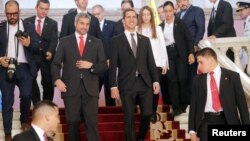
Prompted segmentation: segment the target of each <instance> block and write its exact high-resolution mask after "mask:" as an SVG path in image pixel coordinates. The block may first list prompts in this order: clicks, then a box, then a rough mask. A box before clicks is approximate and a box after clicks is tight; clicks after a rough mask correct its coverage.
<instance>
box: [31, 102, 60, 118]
mask: <svg viewBox="0 0 250 141" xmlns="http://www.w3.org/2000/svg"><path fill="white" fill-rule="evenodd" d="M57 109H58V107H57V105H56V104H55V103H53V102H51V101H48V100H44V101H40V102H38V103H37V104H36V105H35V107H34V109H33V113H32V120H37V119H39V118H42V117H44V116H46V115H51V114H52V113H54V112H55V111H56V110H57Z"/></svg>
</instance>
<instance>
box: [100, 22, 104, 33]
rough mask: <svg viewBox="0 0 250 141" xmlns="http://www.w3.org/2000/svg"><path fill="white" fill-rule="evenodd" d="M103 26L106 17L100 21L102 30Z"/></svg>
mask: <svg viewBox="0 0 250 141" xmlns="http://www.w3.org/2000/svg"><path fill="white" fill-rule="evenodd" d="M103 26H104V19H102V21H100V29H101V31H102V29H103Z"/></svg>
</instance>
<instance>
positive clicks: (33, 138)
mask: <svg viewBox="0 0 250 141" xmlns="http://www.w3.org/2000/svg"><path fill="white" fill-rule="evenodd" d="M13 141H41V140H40V139H39V137H38V134H37V133H36V131H35V129H34V128H33V127H31V128H30V129H28V130H27V131H25V132H22V133H20V134H17V135H15V136H14V138H13ZM48 141H53V139H51V138H49V137H48Z"/></svg>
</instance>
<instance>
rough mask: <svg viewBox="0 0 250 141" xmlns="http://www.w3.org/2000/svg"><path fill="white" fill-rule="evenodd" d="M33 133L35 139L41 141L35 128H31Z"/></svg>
mask: <svg viewBox="0 0 250 141" xmlns="http://www.w3.org/2000/svg"><path fill="white" fill-rule="evenodd" d="M30 131H31V133H32V134H33V137H34V138H35V140H36V141H40V139H39V137H38V134H37V133H36V131H35V129H34V128H33V127H31V128H30Z"/></svg>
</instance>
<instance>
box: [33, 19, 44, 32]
mask: <svg viewBox="0 0 250 141" xmlns="http://www.w3.org/2000/svg"><path fill="white" fill-rule="evenodd" d="M39 19H40V18H38V17H36V21H35V25H36V27H37V24H38V20H39ZM40 20H41V23H40V24H41V33H42V31H43V24H44V20H45V18H42V19H40Z"/></svg>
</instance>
